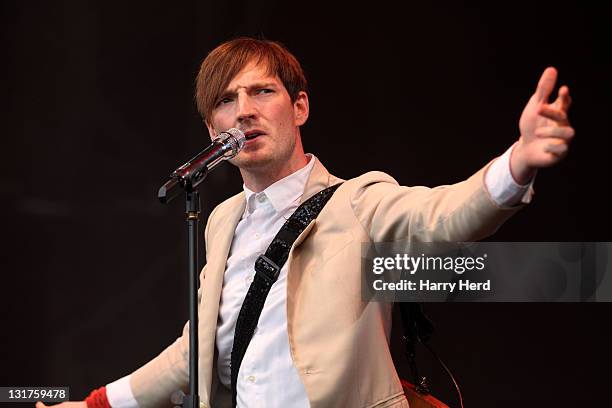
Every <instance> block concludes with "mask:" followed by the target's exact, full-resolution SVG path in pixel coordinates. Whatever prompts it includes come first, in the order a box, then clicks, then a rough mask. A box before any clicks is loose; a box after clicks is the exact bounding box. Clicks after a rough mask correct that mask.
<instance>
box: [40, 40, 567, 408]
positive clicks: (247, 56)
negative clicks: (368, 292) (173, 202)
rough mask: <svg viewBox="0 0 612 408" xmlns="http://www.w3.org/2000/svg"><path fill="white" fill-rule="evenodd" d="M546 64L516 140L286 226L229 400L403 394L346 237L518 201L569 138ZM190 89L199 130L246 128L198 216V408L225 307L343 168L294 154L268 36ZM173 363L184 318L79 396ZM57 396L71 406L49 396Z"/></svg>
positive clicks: (563, 96)
mask: <svg viewBox="0 0 612 408" xmlns="http://www.w3.org/2000/svg"><path fill="white" fill-rule="evenodd" d="M556 76H557V73H556V70H555V69H554V68H548V69H546V70H545V71H544V73H543V74H542V77H541V79H540V82H539V84H538V86H537V89H536V92H535V93H534V95H533V96H532V97H531V99H530V100H529V102H528V103H527V105H526V107H525V109H524V111H523V113H522V115H521V119H520V122H519V128H520V132H521V135H520V138H519V140H518V141H517V142H516V143H515V144H514V145H513V147H512V148H510V149H508V151H507V152H506V153H504V154H503V155H502V156H501V157H499V158H497V159H496V160H495V161H493V162H492V163H489V164H488V165H487V166H485V167H484V168H483V169H481V170H479V171H478V172H477V173H476V174H474V175H473V176H472V177H470V178H469V179H467V180H465V181H463V182H461V183H457V184H454V185H452V186H441V187H436V188H434V189H429V188H425V187H411V188H409V187H401V186H398V185H397V183H396V182H395V180H393V179H392V178H391V177H389V176H388V175H386V174H384V173H380V172H371V173H367V174H364V175H362V176H360V177H357V178H355V179H351V180H348V181H345V182H344V183H343V185H342V186H341V187H340V188H339V189H338V190H337V191H336V192H335V193H334V195H333V196H332V198H331V199H330V201H329V202H328V204H327V206H326V207H325V208H324V209H323V211H322V212H321V213H320V215H319V216H318V217H317V219H316V220H315V221H313V222H311V223H310V224H309V225H308V227H307V228H306V230H304V232H303V233H302V234H301V235H300V236H299V238H298V239H297V241H296V242H295V244H294V245H293V248H292V251H291V254H290V256H289V259H288V260H287V262H286V263H285V265H284V266H283V268H282V270H281V273H280V275H279V277H278V280H277V281H276V283H275V284H274V285H273V286H272V289H271V290H270V293H269V294H268V296H267V298H266V303H265V306H264V308H263V311H262V313H261V316H260V317H259V321H258V326H257V331H256V333H255V335H254V336H253V339H252V341H251V343H250V345H249V348H248V349H247V351H246V354H245V356H244V359H243V361H242V364H241V365H240V371H239V375H238V380H237V383H236V390H237V404H238V406H240V407H247V406H257V407H259V406H265V407H289V406H296V407H306V406H312V407H336V406H347V407H371V406H376V407H407V406H408V403H407V401H406V399H405V397H404V395H403V392H402V387H401V385H400V382H399V379H398V377H397V374H396V371H395V368H394V366H393V362H392V360H391V356H390V352H389V347H388V341H389V339H388V337H389V331H390V323H391V322H390V315H391V306H390V305H388V304H384V303H380V302H364V301H362V299H361V286H360V285H361V276H360V274H361V266H360V259H361V258H360V248H361V246H360V244H361V243H363V242H383V241H397V240H405V239H410V240H412V241H421V242H431V241H473V240H478V239H481V238H484V237H485V236H487V235H490V234H492V233H493V232H494V231H495V230H496V229H497V228H498V227H499V226H500V225H501V224H502V223H503V222H504V221H505V220H506V219H507V218H508V217H509V216H510V215H512V214H513V213H514V212H516V211H517V210H518V209H519V208H521V205H520V204H521V202H527V201H529V199H530V195H531V190H530V188H529V183H530V181H531V180H533V177H534V176H535V173H536V171H537V169H538V168H542V167H547V166H551V165H554V164H556V163H557V162H559V161H560V160H561V159H562V158H563V157H564V156H565V154H566V153H567V150H568V145H569V142H570V141H571V139H572V137H573V135H574V130H573V129H572V128H571V126H570V125H569V123H568V119H567V111H568V108H569V105H570V97H569V90H568V88H567V87H565V86H564V87H561V88H560V90H559V96H558V97H557V99H556V100H555V101H554V102H553V103H552V104H549V103H548V102H547V101H548V98H549V96H550V94H551V93H552V91H553V89H554V87H555V82H556ZM196 99H197V104H198V109H199V111H200V112H201V114H202V115H203V117H204V120H205V123H206V126H207V128H208V130H209V133H210V135H211V137H213V138H214V137H215V135H217V134H218V133H219V132H221V131H224V130H226V129H228V128H231V127H239V128H241V129H243V130H244V132H245V134H246V136H247V141H246V143H245V146H244V148H243V150H242V151H241V152H240V153H239V154H238V155H237V156H236V157H235V158H234V159H232V160H231V162H232V163H233V164H234V165H236V166H237V167H238V168H239V170H240V173H241V175H242V178H243V181H244V192H243V193H240V194H238V195H236V196H234V197H232V198H230V199H228V200H226V201H225V202H224V203H222V204H220V205H219V206H218V207H217V208H215V210H213V212H212V213H211V215H210V217H209V220H208V223H207V226H206V231H205V239H206V245H207V248H206V253H207V264H206V266H205V267H204V269H203V271H202V274H201V280H200V308H199V313H200V322H199V328H198V330H199V337H200V340H199V341H200V342H199V356H200V361H199V379H200V384H199V390H200V398H201V401H202V406H213V407H227V406H231V392H230V387H231V384H230V364H229V363H230V357H231V352H232V345H233V339H234V330H235V326H236V319H237V315H238V312H239V311H240V307H241V305H242V302H243V301H244V298H245V295H246V292H247V290H248V288H249V285H250V283H251V281H252V277H253V273H254V270H253V265H254V262H255V259H256V257H257V256H258V255H259V254H261V253H263V252H264V251H265V250H266V248H267V246H268V245H269V243H270V241H271V240H272V238H273V237H274V235H275V234H276V232H277V231H278V230H279V229H280V227H281V226H282V224H283V223H284V221H285V220H286V219H287V218H288V217H290V216H291V214H292V213H293V212H294V211H295V209H296V208H297V207H298V205H299V204H300V203H301V202H304V201H305V200H307V199H308V198H309V197H311V196H312V195H314V194H316V193H317V192H319V191H321V190H323V189H325V188H326V187H329V186H331V185H334V184H337V183H338V182H340V181H341V180H339V179H338V178H336V177H334V176H332V175H330V174H329V173H328V172H327V170H326V169H325V168H324V167H323V165H322V164H321V163H320V162H319V161H318V160H317V159H316V157H314V156H312V155H307V154H305V153H304V150H303V147H302V141H301V135H300V126H301V125H303V124H304V123H305V122H306V120H307V119H308V113H309V100H308V95H307V93H306V80H305V78H304V75H303V72H302V69H301V67H300V65H299V63H298V62H297V60H296V59H295V57H294V56H293V55H291V54H290V53H289V52H288V51H287V50H286V49H285V48H283V47H282V46H281V45H279V44H277V43H274V42H270V41H262V40H254V39H249V38H240V39H236V40H232V41H229V42H226V43H224V44H222V45H220V46H219V47H217V48H216V49H215V50H213V51H212V52H211V53H210V54H209V55H208V57H207V58H206V59H205V60H204V62H203V63H202V67H201V70H200V73H199V75H198V81H197V90H196ZM187 360H188V329H187V325H186V326H185V329H184V331H183V335H182V337H180V338H179V339H177V341H176V342H175V343H173V344H172V345H171V346H169V347H168V348H167V349H166V350H164V351H163V352H162V353H161V354H160V355H159V356H158V357H156V358H155V359H153V360H152V361H150V362H149V363H147V364H146V365H145V366H143V367H141V368H140V369H138V370H136V371H135V372H134V373H132V374H131V375H130V376H127V377H125V378H122V379H120V380H118V381H116V382H114V383H111V384H109V385H108V386H107V387H106V388H102V389H100V390H98V391H95V392H94V393H92V395H91V396H90V398H89V399H88V402H89V405H90V408H91V406H108V405H107V404H108V403H109V402H110V405H112V406H113V407H136V406H141V407H149V406H150V407H155V406H168V405H169V398H170V394H171V393H172V392H173V391H175V390H177V389H185V388H186V387H187V382H188V361H187ZM69 404H74V406H84V405H85V402H79V403H64V404H60V405H64V406H69ZM105 404H106V405H105ZM41 406H43V405H42V404H40V405H38V407H41Z"/></svg>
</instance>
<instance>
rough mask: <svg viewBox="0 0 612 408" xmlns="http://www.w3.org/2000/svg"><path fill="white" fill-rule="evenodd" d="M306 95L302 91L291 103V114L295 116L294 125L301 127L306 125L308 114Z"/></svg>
mask: <svg viewBox="0 0 612 408" xmlns="http://www.w3.org/2000/svg"><path fill="white" fill-rule="evenodd" d="M309 109H310V107H309V104H308V94H306V92H304V91H300V93H298V96H297V98H295V102H293V113H294V114H295V125H296V126H302V125H303V124H304V123H306V120H307V119H308V113H309Z"/></svg>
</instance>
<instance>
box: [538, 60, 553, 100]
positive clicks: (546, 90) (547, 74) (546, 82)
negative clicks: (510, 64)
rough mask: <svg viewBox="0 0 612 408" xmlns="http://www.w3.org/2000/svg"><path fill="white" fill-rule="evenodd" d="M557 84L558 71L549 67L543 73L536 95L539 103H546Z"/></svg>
mask: <svg viewBox="0 0 612 408" xmlns="http://www.w3.org/2000/svg"><path fill="white" fill-rule="evenodd" d="M556 82H557V70H556V69H555V68H553V67H548V68H546V69H545V70H544V72H543V73H542V76H541V77H540V81H539V82H538V87H537V89H536V92H535V95H536V98H537V99H538V101H540V102H545V101H547V100H548V97H549V96H550V94H551V93H552V91H553V89H554V88H555V83H556Z"/></svg>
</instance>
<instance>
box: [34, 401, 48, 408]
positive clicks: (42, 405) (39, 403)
mask: <svg viewBox="0 0 612 408" xmlns="http://www.w3.org/2000/svg"><path fill="white" fill-rule="evenodd" d="M36 408H47V406H46V405H45V404H43V403H42V402H40V401H38V402H37V403H36Z"/></svg>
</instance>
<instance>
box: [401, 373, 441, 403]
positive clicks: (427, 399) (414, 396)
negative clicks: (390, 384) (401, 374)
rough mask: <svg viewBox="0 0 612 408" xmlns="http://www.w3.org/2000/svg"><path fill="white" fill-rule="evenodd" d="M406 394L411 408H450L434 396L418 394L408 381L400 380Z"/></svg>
mask: <svg viewBox="0 0 612 408" xmlns="http://www.w3.org/2000/svg"><path fill="white" fill-rule="evenodd" d="M400 381H401V383H402V387H403V388H404V394H405V395H406V398H407V399H408V404H410V408H448V405H446V404H445V403H443V402H442V401H440V400H439V399H437V398H435V397H434V396H433V395H423V394H419V393H418V392H416V389H415V388H414V385H412V384H411V383H409V382H408V381H406V380H402V379H400Z"/></svg>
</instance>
